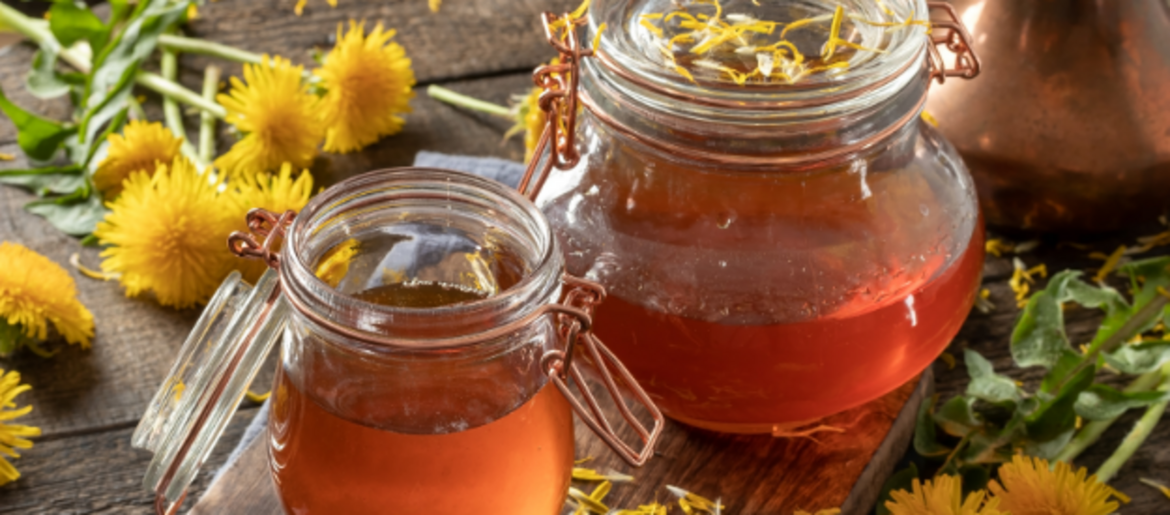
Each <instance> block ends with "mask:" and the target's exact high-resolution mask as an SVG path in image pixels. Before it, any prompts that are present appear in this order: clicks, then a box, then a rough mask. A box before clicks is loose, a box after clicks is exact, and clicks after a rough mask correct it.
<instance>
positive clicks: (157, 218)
mask: <svg viewBox="0 0 1170 515" xmlns="http://www.w3.org/2000/svg"><path fill="white" fill-rule="evenodd" d="M230 200H231V199H230V198H229V197H228V196H227V195H220V194H218V193H217V186H216V185H215V184H211V183H209V182H208V180H207V177H205V176H203V175H200V174H199V172H198V171H196V170H195V167H194V165H192V164H191V163H190V162H189V161H187V160H185V159H182V158H179V159H175V160H174V161H173V162H172V163H171V164H170V166H169V167H168V166H167V165H160V166H159V167H158V170H157V171H156V172H155V173H154V176H149V175H147V174H145V173H141V172H139V173H135V174H133V175H131V176H130V178H129V179H127V180H126V184H125V190H123V191H122V195H121V196H120V197H118V199H117V200H115V201H113V202H110V203H107V204H106V206H107V207H109V208H110V210H111V212H110V213H109V214H107V215H106V218H105V220H103V221H102V222H99V223H98V225H97V230H95V231H94V236H96V237H97V238H98V240H100V241H101V242H102V244H104V245H109V248H107V249H106V250H105V251H103V252H102V254H101V255H102V258H104V261H102V270H103V271H105V272H106V273H117V274H120V276H119V280H120V281H121V282H122V285H123V286H125V288H126V295H127V296H131V297H133V296H136V295H138V294H140V293H142V292H145V291H152V292H154V295H155V297H156V298H158V302H159V303H160V304H162V305H164V306H174V307H177V308H186V307H190V306H193V305H195V304H198V303H202V302H206V301H207V299H208V298H209V297H210V296H211V294H212V293H214V292H215V289H216V287H217V286H218V285H219V283H220V281H222V280H223V278H224V277H225V276H226V275H227V273H228V272H229V271H230V270H231V268H232V266H233V265H234V263H235V257H233V256H232V255H231V252H229V251H228V247H227V236H226V235H227V234H229V233H230V232H231V231H232V230H233V229H235V228H236V227H237V226H238V220H237V217H236V215H235V211H234V210H233V209H232V207H233V204H232V203H231V201H230Z"/></svg>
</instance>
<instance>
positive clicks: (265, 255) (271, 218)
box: [228, 208, 297, 268]
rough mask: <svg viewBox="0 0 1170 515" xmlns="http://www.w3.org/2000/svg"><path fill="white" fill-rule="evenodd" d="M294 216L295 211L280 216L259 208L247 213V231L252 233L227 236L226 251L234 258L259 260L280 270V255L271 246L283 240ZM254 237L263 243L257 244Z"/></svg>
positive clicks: (234, 233)
mask: <svg viewBox="0 0 1170 515" xmlns="http://www.w3.org/2000/svg"><path fill="white" fill-rule="evenodd" d="M296 216H297V213H296V211H285V212H284V214H281V215H280V216H277V215H276V213H273V212H271V211H267V210H264V209H260V208H256V209H253V210H251V211H248V229H249V230H251V231H252V232H250V233H247V232H240V231H235V232H233V233H232V234H231V236H228V249H229V250H231V251H232V253H233V254H235V255H236V256H239V257H243V258H260V259H263V260H264V262H265V263H266V264H267V265H268V267H269V268H280V254H279V253H278V252H277V251H275V250H273V249H272V246H273V245H274V244H275V243H276V242H277V241H279V240H280V239H281V238H283V236H284V233H285V231H287V230H288V228H289V226H291V225H292V222H293V219H294V218H296ZM256 236H260V237H262V238H264V243H262V244H261V243H257V242H256Z"/></svg>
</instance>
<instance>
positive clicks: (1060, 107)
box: [927, 0, 1170, 232]
mask: <svg viewBox="0 0 1170 515" xmlns="http://www.w3.org/2000/svg"><path fill="white" fill-rule="evenodd" d="M951 4H953V5H954V6H955V7H956V8H958V10H959V13H960V14H961V17H962V19H963V21H964V22H966V25H967V27H968V28H969V29H970V30H971V32H972V33H973V35H974V40H975V42H974V47H975V50H976V51H977V52H978V53H979V55H980V57H982V58H983V63H984V67H983V71H982V75H981V76H980V77H979V79H978V80H974V81H958V80H956V81H947V82H946V83H945V84H943V85H942V86H941V87H937V88H936V89H934V90H933V91H931V94H930V100H929V102H928V104H927V110H928V111H930V113H931V114H933V115H934V116H935V118H936V119H937V120H938V121H939V124H940V129H941V130H942V132H943V133H944V134H945V135H946V137H947V138H948V139H949V140H950V141H951V142H953V143H954V144H955V146H956V147H958V149H959V151H960V153H962V155H963V157H964V159H965V160H966V161H967V164H968V166H970V168H971V173H972V175H974V177H975V182H976V186H977V188H978V190H979V197H980V201H981V203H982V205H983V209H984V213H985V215H986V217H987V220H988V222H989V223H991V224H994V225H1000V226H1011V227H1016V228H1021V229H1027V230H1038V231H1052V232H1081V231H1094V232H1100V231H1108V230H1113V229H1117V228H1120V227H1122V226H1124V225H1126V224H1132V223H1140V222H1145V221H1150V220H1153V219H1154V218H1155V217H1156V216H1157V215H1159V214H1161V213H1163V212H1164V210H1165V208H1166V207H1167V206H1170V2H1168V1H1167V0H951Z"/></svg>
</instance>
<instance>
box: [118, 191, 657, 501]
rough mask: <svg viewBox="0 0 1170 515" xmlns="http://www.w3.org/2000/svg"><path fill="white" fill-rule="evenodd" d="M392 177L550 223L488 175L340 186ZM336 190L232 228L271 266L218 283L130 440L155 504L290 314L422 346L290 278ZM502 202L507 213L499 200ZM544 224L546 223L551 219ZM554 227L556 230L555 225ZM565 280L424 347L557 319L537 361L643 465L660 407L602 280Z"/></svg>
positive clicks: (228, 409) (213, 438) (179, 495)
mask: <svg viewBox="0 0 1170 515" xmlns="http://www.w3.org/2000/svg"><path fill="white" fill-rule="evenodd" d="M395 174H398V175H400V176H409V177H414V178H425V181H429V182H434V183H436V184H438V183H444V181H447V182H446V184H449V183H450V182H452V181H459V182H461V183H463V184H465V185H466V184H468V183H470V184H471V186H470V188H472V190H474V189H476V188H479V189H480V190H481V191H482V190H491V191H492V193H493V194H494V195H501V194H506V195H508V196H509V197H508V198H509V202H513V203H516V204H519V205H522V207H523V208H524V210H525V211H526V212H529V213H532V214H533V215H534V216H537V217H540V220H543V216H542V215H540V212H539V210H537V209H536V207H535V206H532V205H531V203H530V202H529V201H528V200H527V199H524V198H522V197H521V196H520V195H518V194H517V193H516V192H514V191H511V190H508V189H507V188H506V187H504V186H502V185H499V184H498V183H494V182H492V181H489V180H487V179H483V178H480V177H476V176H471V175H469V174H464V173H460V172H453V171H447V170H436V169H399V170H383V171H378V172H370V173H368V174H363V175H359V176H356V177H353V178H351V179H348V180H346V181H343V182H341V183H339V184H338V185H336V186H334V187H333V188H337V189H338V190H341V189H342V188H354V187H358V188H360V187H361V185H363V184H367V183H369V182H370V181H371V178H375V177H381V176H394V175H395ZM363 181H366V182H363ZM333 188H331V189H333ZM329 196H331V195H330V192H329V191H326V192H324V193H322V194H320V195H318V197H317V198H316V199H314V200H313V201H311V202H310V204H309V206H306V208H305V213H307V214H306V216H305V217H302V218H304V219H305V220H303V219H302V218H298V217H297V215H296V213H293V212H291V211H289V212H286V213H283V214H275V213H270V212H267V211H263V210H253V211H252V212H250V213H249V214H248V226H249V228H250V229H251V233H250V234H249V233H234V234H233V235H232V237H231V238H230V241H229V246H230V248H231V250H232V251H233V252H234V253H235V254H236V255H238V256H241V257H253V258H259V259H263V260H264V261H265V262H266V263H267V264H268V265H269V269H268V270H266V271H265V273H264V274H263V276H261V278H260V279H259V280H258V281H257V284H256V285H255V286H249V285H248V284H247V283H246V282H244V281H243V280H242V279H241V277H240V275H239V274H238V273H235V272H233V273H232V274H231V275H229V277H228V278H227V279H226V280H225V281H224V282H223V284H222V285H221V286H220V288H219V290H218V291H217V293H216V294H215V295H214V297H213V298H212V299H211V301H210V302H209V304H208V306H207V308H206V309H205V310H204V312H203V314H202V315H201V316H200V318H199V320H198V321H197V323H196V324H195V327H194V329H193V330H192V332H191V334H190V335H189V336H188V338H187V340H186V341H185V342H184V344H183V346H182V348H181V350H180V352H179V355H178V358H177V359H176V362H175V364H174V365H173V367H172V368H171V370H170V372H169V373H168V375H167V379H166V380H165V381H164V382H163V384H162V385H161V386H160V388H159V390H158V392H157V393H156V394H155V396H154V398H153V399H152V401H151V403H150V405H149V406H148V409H147V412H146V413H145V415H144V416H143V418H142V421H141V422H140V424H139V426H138V428H137V429H136V430H135V433H134V436H133V445H134V446H135V447H139V448H143V449H146V450H149V451H151V452H153V453H154V458H153V460H152V461H151V463H150V465H149V467H148V470H147V474H146V477H145V478H144V481H143V484H144V486H145V487H146V489H147V490H148V491H151V492H154V493H155V509H156V512H157V513H174V512H176V511H177V510H178V508H179V507H180V506H181V505H182V503H183V500H184V497H185V495H186V490H187V488H188V487H189V486H190V484H191V482H192V481H193V480H194V478H195V476H196V474H197V473H198V470H199V468H200V466H201V465H202V464H203V462H204V461H205V460H206V458H207V456H208V455H209V454H210V452H211V450H212V449H213V448H214V446H215V443H216V442H217V441H218V440H219V438H220V437H221V436H222V434H223V432H224V429H225V428H226V426H227V423H228V421H229V420H230V418H231V415H232V414H233V413H234V412H235V409H236V407H237V406H238V405H239V403H240V401H241V400H242V399H243V397H244V395H245V393H246V391H247V388H248V385H249V384H250V383H251V382H252V380H253V379H254V377H255V376H256V373H257V371H258V370H259V368H260V366H261V364H262V363H263V362H264V358H265V357H266V356H267V355H268V353H269V352H270V351H271V349H272V347H273V345H274V344H275V343H276V341H277V340H278V339H279V338H280V337H281V334H282V333H283V331H284V328H285V321H286V319H287V317H289V316H291V315H292V314H293V313H294V312H295V313H296V314H297V315H298V316H304V317H306V318H307V319H309V320H311V321H312V322H313V323H315V324H317V325H319V326H321V327H324V328H326V329H328V330H329V331H333V332H336V333H337V334H341V335H344V336H345V337H346V338H350V339H353V340H354V341H359V342H361V343H363V344H368V345H371V346H387V347H389V348H392V349H393V348H400V349H408V348H415V347H417V346H418V345H419V344H420V342H419V341H418V340H404V339H401V338H395V337H392V336H386V335H385V334H380V333H377V332H370V331H364V330H361V329H359V328H356V327H348V326H346V325H345V324H344V323H339V322H338V321H336V320H331V319H330V317H327V316H322V315H321V313H318V312H317V310H315V309H313V308H310V307H307V306H306V298H304V297H305V296H306V294H304V293H302V292H301V290H303V288H301V287H298V284H299V283H298V282H297V281H298V280H299V279H297V278H295V277H294V276H293V274H294V273H298V272H290V270H292V269H294V268H297V266H299V265H300V264H299V263H291V262H290V263H289V264H287V265H285V266H282V262H284V261H285V259H284V258H286V257H287V258H290V259H296V255H295V253H296V252H297V250H296V249H297V248H298V245H296V239H297V237H298V236H304V235H307V234H309V231H308V230H307V229H306V227H305V224H307V223H308V222H307V219H310V218H312V216H310V215H311V214H312V213H313V212H314V210H315V209H318V208H321V206H322V205H324V204H321V202H319V201H321V199H323V198H327V197H329ZM370 197H371V198H370V199H369V203H368V204H363V209H377V203H378V202H380V201H384V200H382V199H380V198H379V196H378V195H371V196H370ZM485 197H486V195H485ZM322 202H323V201H322ZM488 207H490V206H488ZM499 207H500V208H501V210H503V206H499ZM326 210H327V209H326ZM543 226H544V227H545V228H546V229H547V224H544V225H543ZM548 236H549V238H552V235H551V230H549V235H548ZM282 240H283V241H284V243H283V245H282V248H281V250H280V251H279V252H276V251H274V250H273V245H274V243H275V242H277V241H282ZM554 250H555V247H554ZM555 251H556V252H559V250H555ZM289 253H294V254H289ZM286 254H288V255H287V256H286ZM558 255H559V254H558ZM557 263H560V261H559V260H558V261H557ZM558 266H560V265H558ZM558 270H560V269H559V268H558ZM557 274H558V275H559V274H561V272H559V271H558V272H557ZM298 277H299V276H298ZM560 283H561V291H562V292H563V294H562V296H561V299H560V301H559V302H547V301H541V302H542V303H543V304H542V305H540V306H537V307H536V309H533V310H532V311H531V312H530V313H528V314H527V315H526V316H524V317H522V318H518V319H515V320H512V321H509V322H506V323H505V324H504V325H500V326H497V327H490V328H486V329H484V330H482V331H480V332H477V333H474V334H470V335H467V336H462V337H452V338H436V339H428V340H426V342H425V344H426V346H427V347H428V348H436V349H443V348H452V349H454V348H458V347H460V346H466V345H469V344H471V343H474V342H476V341H483V340H485V339H489V338H497V337H504V336H507V335H509V334H512V333H513V332H516V331H518V330H519V328H522V327H525V326H526V325H530V324H532V323H534V322H535V321H536V320H538V319H545V317H552V318H551V319H549V320H551V321H553V322H554V323H555V325H554V327H555V328H556V333H557V342H556V345H554V347H553V348H551V350H547V351H545V352H544V354H543V356H540V370H542V371H543V373H545V374H547V375H548V377H549V381H550V382H552V383H553V384H554V385H555V386H556V387H557V389H558V390H560V392H561V393H562V394H563V395H564V396H565V398H566V399H567V400H568V401H569V404H570V406H571V407H572V408H573V411H574V412H575V413H576V414H577V416H578V417H579V418H580V420H581V421H583V422H584V423H586V425H588V426H589V427H590V428H591V429H592V430H593V431H594V432H595V433H597V435H598V436H599V437H601V438H602V439H603V440H604V441H605V442H606V443H607V444H609V445H610V447H611V448H612V449H613V450H614V451H615V452H616V453H618V454H619V455H620V456H621V457H622V458H623V459H625V460H626V461H627V462H628V463H630V464H631V465H634V466H639V465H642V464H644V463H645V462H646V461H647V460H648V459H649V458H650V456H651V455H652V454H653V450H654V445H655V443H656V441H657V439H658V438H659V436H660V435H661V432H662V429H663V426H664V419H663V416H662V414H661V413H660V412H659V410H658V409H657V407H656V406H655V405H654V403H653V401H652V400H651V399H650V398H649V396H648V395H647V394H646V393H645V392H644V391H643V390H642V389H641V387H639V386H638V384H637V382H636V381H635V380H634V378H633V377H632V375H630V373H629V372H628V371H627V370H626V369H625V367H624V366H623V365H622V364H621V363H620V362H619V361H618V360H617V358H616V357H614V355H613V354H612V353H611V352H610V351H609V349H607V348H606V347H605V345H604V344H603V343H602V342H601V341H600V340H598V339H597V337H596V336H594V335H593V333H592V331H591V325H592V310H593V307H594V306H595V305H597V304H598V303H600V302H601V301H602V300H603V299H604V297H605V290H604V289H603V288H602V287H601V286H600V285H597V284H594V283H591V282H589V281H585V280H582V279H578V278H575V277H572V276H568V275H565V276H563V278H562V280H561V282H560ZM576 354H580V356H579V357H580V358H584V359H587V360H589V361H590V362H591V364H592V365H593V367H592V368H593V369H594V371H595V372H596V377H599V378H600V379H601V382H602V383H603V386H604V387H605V388H606V389H607V390H608V392H609V395H610V396H612V397H613V399H614V401H615V402H614V403H615V404H616V406H617V407H618V410H619V412H620V413H621V415H622V417H623V418H624V419H625V420H626V421H627V423H628V424H629V425H630V426H631V427H632V428H633V429H634V432H635V434H637V436H638V438H639V439H640V440H642V442H643V446H642V448H641V449H636V448H635V447H634V446H631V445H630V444H628V443H626V442H624V441H623V440H622V439H621V438H620V437H619V436H618V435H617V432H616V431H615V429H614V426H613V425H612V424H611V423H610V422H609V421H608V420H607V418H606V416H605V413H604V412H603V410H602V407H601V403H600V402H599V400H598V399H597V398H596V397H595V396H594V395H593V394H592V393H591V392H590V389H589V388H588V386H587V384H586V382H585V380H584V376H583V374H582V373H581V370H580V368H579V366H578V365H577V364H576V363H574V359H573V356H574V355H576ZM570 377H571V378H572V379H573V381H574V382H576V385H577V388H576V390H577V391H576V392H574V391H573V389H572V388H571V387H570V381H569V378H570ZM619 385H620V388H621V391H623V392H626V393H628V394H632V396H633V397H634V398H635V399H636V400H637V401H638V402H639V403H640V404H642V405H643V406H644V407H645V408H646V411H647V412H648V413H649V417H650V419H652V421H653V424H652V425H651V426H650V427H647V426H646V425H644V424H643V423H642V422H641V421H640V420H639V419H638V417H637V416H635V414H634V412H633V410H632V409H631V408H630V407H629V406H627V405H626V403H625V402H624V401H623V400H622V394H621V392H619Z"/></svg>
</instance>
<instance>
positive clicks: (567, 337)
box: [540, 274, 666, 467]
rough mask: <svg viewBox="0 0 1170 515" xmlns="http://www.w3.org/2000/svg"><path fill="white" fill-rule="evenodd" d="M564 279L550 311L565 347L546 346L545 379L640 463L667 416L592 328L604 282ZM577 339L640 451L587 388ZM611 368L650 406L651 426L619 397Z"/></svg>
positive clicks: (624, 454) (596, 430) (617, 449)
mask: <svg viewBox="0 0 1170 515" xmlns="http://www.w3.org/2000/svg"><path fill="white" fill-rule="evenodd" d="M564 282H565V285H566V286H568V287H569V290H568V292H567V293H566V294H565V298H564V300H563V302H562V304H561V306H560V307H561V309H558V310H556V311H558V313H557V314H556V315H555V316H556V317H557V322H558V328H557V329H558V332H559V333H560V336H561V338H562V339H563V340H564V342H565V349H564V350H559V349H556V350H550V351H548V352H546V353H545V354H544V356H542V357H541V360H540V363H541V366H542V367H543V368H544V370H545V371H546V373H548V376H549V379H550V380H551V381H552V382H553V384H554V385H556V387H557V389H558V390H560V391H561V393H562V394H564V396H565V399H567V400H568V401H569V404H570V405H572V407H573V411H574V412H575V413H577V416H579V417H581V420H582V421H583V422H585V425H587V426H589V429H592V430H593V432H594V433H595V434H597V436H598V437H600V438H601V439H602V440H603V441H605V443H606V444H607V445H609V447H610V448H611V449H613V451H614V452H616V453H617V454H618V455H619V456H621V457H622V459H624V460H626V463H629V464H630V465H633V466H635V467H638V466H642V465H645V464H646V462H647V461H648V460H649V459H650V457H651V456H652V455H653V454H654V446H655V444H657V442H658V439H659V437H661V436H662V430H663V428H664V427H665V424H666V420H665V418H663V416H662V412H661V411H659V409H658V406H656V405H655V404H654V401H652V400H651V399H650V396H649V395H648V394H647V393H646V391H645V390H643V389H642V387H641V386H639V385H638V381H637V380H635V379H634V376H633V375H632V374H630V371H629V370H627V369H626V367H625V366H624V365H622V363H621V361H619V360H618V358H617V357H616V356H614V354H613V352H611V351H610V350H609V348H607V347H606V346H605V344H603V343H601V340H600V339H598V338H597V335H595V334H593V332H592V330H591V325H592V313H593V307H594V306H596V305H597V304H599V303H601V301H602V300H604V299H605V288H604V287H602V286H601V285H600V284H597V283H595V282H592V281H586V280H584V279H581V278H578V277H574V276H571V275H568V274H566V275H565V276H564ZM578 345H580V347H581V348H583V349H584V351H585V356H584V357H586V358H588V359H589V361H591V362H592V363H593V368H594V369H595V370H596V372H597V375H598V376H599V377H600V378H601V381H602V383H603V384H604V386H605V389H606V391H607V392H609V395H610V397H611V398H612V399H613V401H614V404H616V405H617V408H618V411H619V412H621V414H622V418H624V419H625V420H626V423H627V424H629V425H630V427H632V428H633V429H634V432H636V433H637V435H638V438H640V439H641V440H642V442H643V447H642V450H641V451H638V450H635V449H634V448H633V447H631V446H630V445H629V444H627V443H626V442H624V441H623V440H622V438H621V437H620V436H618V434H617V432H616V431H615V430H614V428H613V426H612V425H611V424H610V423H609V420H608V419H607V418H606V416H605V413H604V412H603V411H602V409H601V406H600V404H598V401H597V398H596V397H595V396H594V395H593V393H592V392H591V391H590V389H589V386H588V383H586V382H585V377H584V375H583V374H582V373H581V370H580V369H579V368H578V367H577V364H576V363H574V362H573V355H574V354H576V351H577V349H576V348H575V347H576V346H578ZM614 372H617V375H618V377H619V378H620V379H621V383H622V384H621V386H622V387H624V388H625V390H626V391H628V392H629V393H631V394H632V395H633V396H634V397H635V399H636V400H637V401H638V402H639V403H641V404H642V406H644V407H645V408H646V410H647V411H648V412H649V414H650V418H651V419H653V421H654V426H653V428H651V429H647V428H646V426H645V425H643V424H642V422H641V421H640V420H638V418H637V416H635V414H634V412H633V411H632V410H631V409H630V407H629V406H628V405H627V404H626V402H625V400H623V399H622V390H621V388H619V385H618V381H617V380H615V378H614ZM569 377H572V378H573V381H574V382H576V383H577V390H578V391H579V392H580V397H581V398H583V399H584V402H582V401H581V399H579V398H578V397H576V396H574V395H573V391H572V390H571V389H570V388H569V385H568V379H569ZM586 407H588V409H586Z"/></svg>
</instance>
